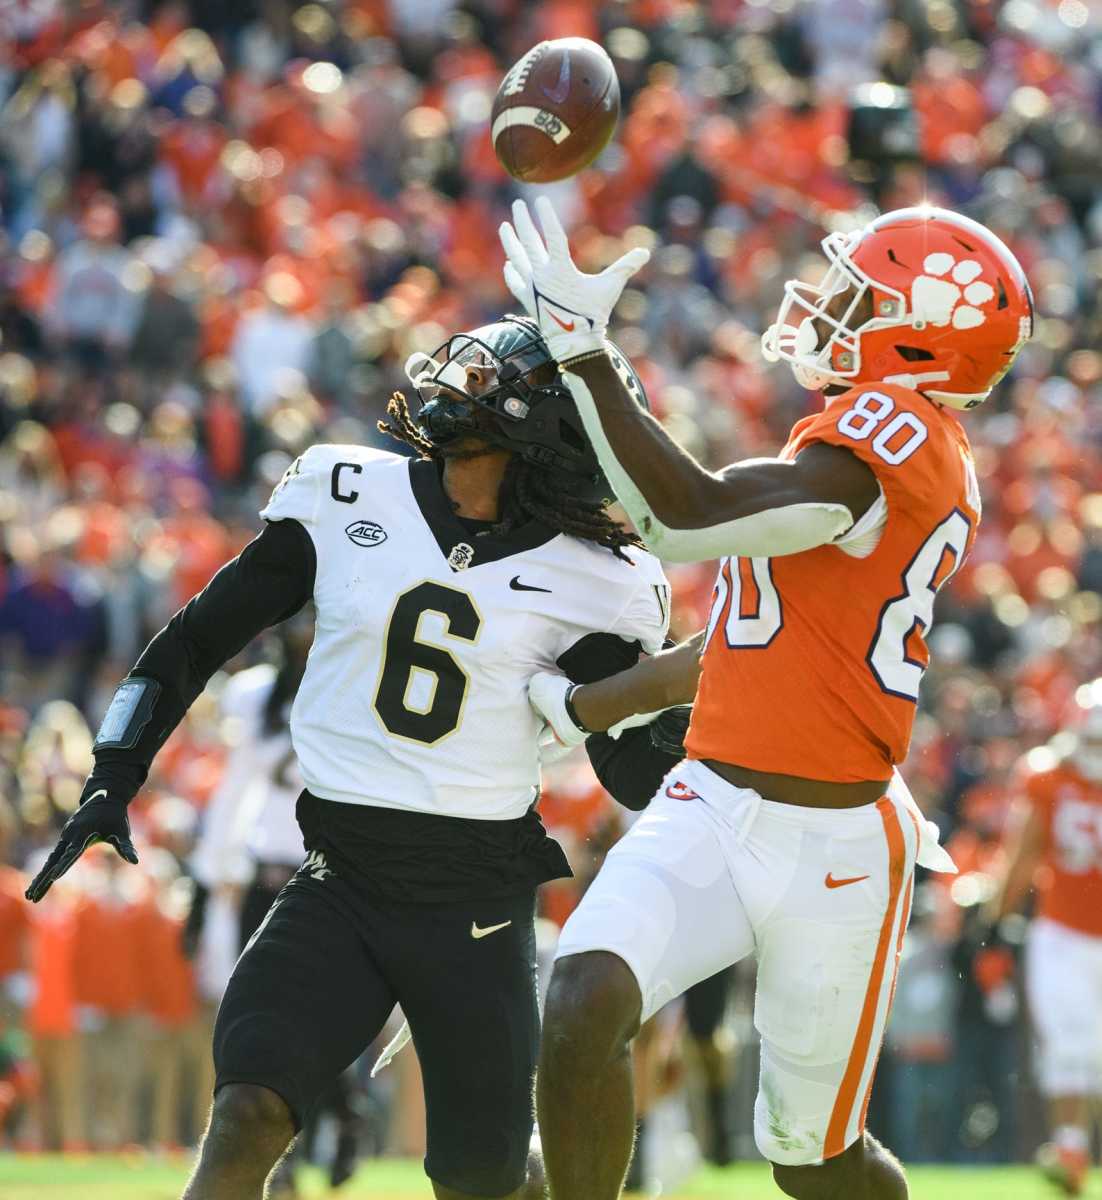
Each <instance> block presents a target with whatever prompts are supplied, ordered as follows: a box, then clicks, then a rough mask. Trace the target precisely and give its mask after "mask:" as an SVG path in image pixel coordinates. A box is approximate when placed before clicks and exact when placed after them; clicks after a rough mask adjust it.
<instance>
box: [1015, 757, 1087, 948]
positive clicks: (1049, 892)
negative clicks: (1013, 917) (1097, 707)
mask: <svg viewBox="0 0 1102 1200" xmlns="http://www.w3.org/2000/svg"><path fill="white" fill-rule="evenodd" d="M1025 791H1026V796H1027V797H1028V799H1029V802H1030V803H1031V804H1032V805H1033V810H1034V812H1036V813H1037V814H1039V815H1040V817H1041V819H1042V821H1043V822H1044V828H1045V856H1044V866H1043V868H1042V870H1041V872H1040V873H1039V875H1038V879H1037V886H1038V890H1039V898H1038V903H1037V915H1038V916H1040V917H1048V918H1049V919H1050V920H1052V921H1059V922H1060V924H1061V925H1067V926H1069V927H1070V928H1071V929H1076V930H1078V931H1079V932H1080V933H1088V934H1091V935H1092V936H1094V937H1102V785H1099V784H1097V783H1092V782H1091V781H1090V780H1089V779H1084V778H1083V776H1082V775H1081V774H1080V773H1079V772H1078V771H1076V770H1075V767H1074V766H1073V765H1072V764H1071V763H1070V762H1064V763H1061V764H1060V765H1059V766H1057V767H1054V768H1053V769H1052V770H1049V771H1038V772H1037V773H1036V774H1035V775H1030V776H1029V778H1028V779H1027V781H1026V785H1025Z"/></svg>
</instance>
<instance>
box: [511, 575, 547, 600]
mask: <svg viewBox="0 0 1102 1200" xmlns="http://www.w3.org/2000/svg"><path fill="white" fill-rule="evenodd" d="M509 586H510V587H511V588H512V589H513V591H514V592H546V593H547V594H548V595H549V596H550V595H551V589H550V588H541V587H533V586H532V585H531V584H530V583H521V581H520V576H519V575H514V576H513V578H512V579H510V580H509Z"/></svg>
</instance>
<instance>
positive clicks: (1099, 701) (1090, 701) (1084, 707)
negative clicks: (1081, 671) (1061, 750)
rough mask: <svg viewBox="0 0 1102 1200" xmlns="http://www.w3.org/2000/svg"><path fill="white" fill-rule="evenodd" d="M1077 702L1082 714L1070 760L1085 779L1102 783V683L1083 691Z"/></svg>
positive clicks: (1077, 725)
mask: <svg viewBox="0 0 1102 1200" xmlns="http://www.w3.org/2000/svg"><path fill="white" fill-rule="evenodd" d="M1077 699H1078V701H1079V705H1080V712H1079V714H1078V718H1077V720H1076V721H1075V724H1074V726H1073V729H1072V733H1073V734H1074V737H1075V742H1074V746H1073V748H1072V751H1071V759H1072V762H1073V763H1074V764H1075V767H1076V770H1078V772H1079V773H1080V775H1082V776H1083V777H1084V778H1085V779H1089V780H1090V781H1091V782H1092V783H1102V679H1096V680H1094V681H1093V682H1092V683H1088V684H1086V685H1085V686H1084V687H1082V688H1080V689H1079V692H1078V694H1077Z"/></svg>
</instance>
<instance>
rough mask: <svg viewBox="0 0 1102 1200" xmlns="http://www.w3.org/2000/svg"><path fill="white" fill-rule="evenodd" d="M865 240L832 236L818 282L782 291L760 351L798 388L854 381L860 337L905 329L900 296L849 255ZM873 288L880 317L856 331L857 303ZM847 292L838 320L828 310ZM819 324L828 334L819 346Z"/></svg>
mask: <svg viewBox="0 0 1102 1200" xmlns="http://www.w3.org/2000/svg"><path fill="white" fill-rule="evenodd" d="M863 236H864V235H863V233H862V232H861V231H857V232H854V233H832V234H829V235H828V236H827V237H825V238H824V239H823V242H822V247H823V253H824V254H825V255H826V257H827V261H828V262H829V263H830V266H829V268H828V269H827V272H826V274H825V275H824V276H823V279H822V282H821V283H818V284H814V283H803V282H801V281H800V280H798V279H789V280H788V281H787V282H786V283H785V285H784V299H783V300H782V301H781V307H780V311H779V312H778V313H777V319H776V321H774V323H773V324H772V325H771V326H770V327H769V328H768V329H767V330H766V331H765V332H764V333H763V334H762V337H761V350H762V354H763V355H764V357H765V360H766V361H767V362H778V361H781V360H783V361H785V362H787V363H788V364H789V366H790V367H791V368H792V374H793V375H794V376H795V377H796V381H797V383H799V384H800V386H801V387H805V388H808V389H809V390H811V391H818V390H819V389H820V388H823V387H825V386H826V385H827V384H828V383H838V384H843V385H844V384H847V383H849V382H850V381H851V380H853V379H855V378H856V377H857V375H858V374H859V373H860V371H861V337H860V335H861V334H863V333H867V332H869V331H870V330H873V329H891V328H892V327H893V326H896V325H905V324H907V320H906V317H907V299H906V297H905V296H904V295H903V293H902V292H900V291H897V290H896V289H895V288H890V287H887V286H886V285H885V284H882V283H875V281H874V280H873V279H871V278H870V277H869V276H868V275H866V274H865V272H864V271H862V270H861V268H860V267H858V266H857V265H856V264H855V263H854V262H853V259H852V257H851V254H852V251H853V250H854V249H856V247H857V245H858V243H859V242H860V241H861V238H862V237H863ZM874 286H875V287H876V289H877V291H878V292H880V293H882V295H881V298H880V300H879V301H878V309H879V311H878V312H876V313H874V314H873V315H872V316H871V317H870V318H869V319H868V320H866V321H863V322H862V323H861V324H860V325H855V324H854V321H855V319H856V317H857V314H858V312H859V311H860V310H861V302H862V300H864V298H865V296H866V294H867V293H868V292H869V291H870V289H872V288H873V287H874ZM847 291H848V292H850V293H851V296H850V301H849V304H847V305H846V307H845V310H844V311H843V312H842V313H841V314H840V315H839V316H832V315H831V313H830V311H829V310H830V308H831V306H832V305H833V304H834V301H835V300H836V298H837V297H838V296H839V295H841V294H842V293H845V292H847ZM818 321H822V322H823V324H824V325H826V326H827V328H828V329H829V331H830V333H829V336H828V337H827V338H826V340H825V341H824V343H823V344H822V345H821V346H820V345H819V334H818V331H817V329H816V322H818ZM835 350H837V351H838V354H837V356H836V355H835V353H834V352H835Z"/></svg>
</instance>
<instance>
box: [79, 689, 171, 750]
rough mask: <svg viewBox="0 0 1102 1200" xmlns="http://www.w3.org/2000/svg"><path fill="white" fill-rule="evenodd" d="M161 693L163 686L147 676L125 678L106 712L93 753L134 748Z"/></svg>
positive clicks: (93, 745) (93, 746)
mask: <svg viewBox="0 0 1102 1200" xmlns="http://www.w3.org/2000/svg"><path fill="white" fill-rule="evenodd" d="M160 694H161V685H160V684H159V683H158V682H157V681H156V680H155V679H149V678H146V677H144V676H138V677H137V678H134V679H124V680H123V681H122V683H120V684H119V686H118V688H117V689H116V691H115V696H114V699H113V700H112V701H111V703H110V705H109V706H108V709H107V712H106V713H105V714H104V717H103V722H102V724H101V725H100V727H99V733H97V734H96V740H95V741H94V742H93V743H92V750H93V752H95V751H97V750H133V749H134V747H135V746H136V745H137V744H138V739H139V738H140V737H141V736H142V730H144V729H145V727H146V726H147V725H148V724H149V719H150V717H152V716H153V706H154V705H155V704H156V703H157V697H158V696H159V695H160Z"/></svg>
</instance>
